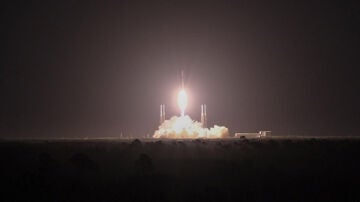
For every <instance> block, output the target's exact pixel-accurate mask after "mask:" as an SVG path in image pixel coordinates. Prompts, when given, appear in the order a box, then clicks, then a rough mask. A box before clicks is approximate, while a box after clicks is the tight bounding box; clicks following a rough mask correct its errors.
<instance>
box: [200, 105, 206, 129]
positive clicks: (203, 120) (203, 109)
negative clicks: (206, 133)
mask: <svg viewBox="0 0 360 202" xmlns="http://www.w3.org/2000/svg"><path fill="white" fill-rule="evenodd" d="M201 126H202V127H203V128H207V115H206V105H205V104H202V105H201Z"/></svg>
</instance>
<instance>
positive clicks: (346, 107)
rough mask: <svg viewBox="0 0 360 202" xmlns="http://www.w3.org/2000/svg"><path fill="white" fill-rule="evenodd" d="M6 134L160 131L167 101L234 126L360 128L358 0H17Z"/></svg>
mask: <svg viewBox="0 0 360 202" xmlns="http://www.w3.org/2000/svg"><path fill="white" fill-rule="evenodd" d="M1 9H2V11H1V27H2V28H1V30H2V31H1V38H2V40H1V41H2V42H1V50H2V51H1V60H0V65H1V69H0V82H1V83H0V84H1V86H0V93H1V100H0V104H1V111H0V113H1V114H0V115H1V117H0V118H1V122H0V133H1V136H0V137H60V136H61V137H74V136H97V137H102V136H115V135H118V134H120V133H121V132H123V133H127V134H130V133H131V134H133V135H137V136H143V135H145V134H146V133H150V134H152V133H153V131H154V130H155V129H156V128H157V125H158V122H159V105H160V104H161V103H164V104H166V106H167V115H168V116H171V115H175V114H178V109H177V106H176V100H175V93H176V91H177V89H178V87H179V84H180V83H179V71H180V69H184V70H185V74H186V86H187V88H188V91H189V96H190V103H189V107H188V110H187V111H188V113H189V114H190V115H191V116H192V117H193V118H194V119H197V120H199V118H200V104H203V103H205V104H207V106H208V120H209V125H210V124H219V125H225V126H227V127H228V128H229V129H230V131H231V132H232V133H233V132H248V131H257V130H261V129H267V130H272V131H273V132H274V133H277V134H288V133H290V134H300V135H303V134H306V135H330V134H331V135H359V132H358V129H359V125H360V88H359V86H360V85H359V84H360V81H359V80H360V76H359V74H358V73H357V72H359V70H358V69H359V68H360V46H359V45H360V4H359V3H356V1H353V2H351V1H338V2H336V1H333V2H332V3H330V1H308V2H304V1H299V2H298V3H294V2H293V1H285V0H284V1H265V0H264V1H257V0H255V1H254V0H249V1H230V0H229V1H225V0H223V1H220V0H218V1H210V0H206V1H172V0H162V1H134V0H129V1H115V0H114V1H103V0H102V1H88V0H87V1H56V0H46V1H45V0H44V1H25V0H24V1H8V2H7V3H2V5H1Z"/></svg>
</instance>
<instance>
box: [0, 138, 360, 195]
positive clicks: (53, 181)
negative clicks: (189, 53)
mask: <svg viewBox="0 0 360 202" xmlns="http://www.w3.org/2000/svg"><path fill="white" fill-rule="evenodd" d="M359 160H360V139H357V138H342V139H339V138H323V139H317V138H306V139H304V138H303V139H302V138H295V139H294V138H271V139H253V140H239V139H237V140H177V141H176V140H140V141H139V140H51V141H50V140H48V141H45V140H41V141H40V140H38V141H29V140H26V141H25V140H22V141H5V140H3V141H0V163H1V166H0V171H1V172H0V173H1V174H0V175H1V176H0V185H1V194H0V201H360V189H359V187H360V186H359V185H360V181H359V180H360V178H359V177H360V162H359Z"/></svg>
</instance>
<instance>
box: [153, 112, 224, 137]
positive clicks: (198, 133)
mask: <svg viewBox="0 0 360 202" xmlns="http://www.w3.org/2000/svg"><path fill="white" fill-rule="evenodd" d="M228 136H229V130H228V129H227V128H226V127H224V126H217V125H215V126H214V127H212V128H203V127H202V126H201V123H199V122H197V121H194V120H192V119H191V118H190V117H189V116H187V115H186V116H180V117H178V116H173V117H171V118H170V119H169V120H165V121H164V123H162V124H161V125H160V126H159V129H158V130H156V131H155V133H154V135H153V137H154V138H224V137H228Z"/></svg>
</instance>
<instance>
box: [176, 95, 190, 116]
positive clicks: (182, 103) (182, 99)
mask: <svg viewBox="0 0 360 202" xmlns="http://www.w3.org/2000/svg"><path fill="white" fill-rule="evenodd" d="M187 103H188V97H187V94H186V91H185V89H181V90H180V91H179V94H178V105H179V108H180V112H181V116H184V115H185V109H186V106H187Z"/></svg>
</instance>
